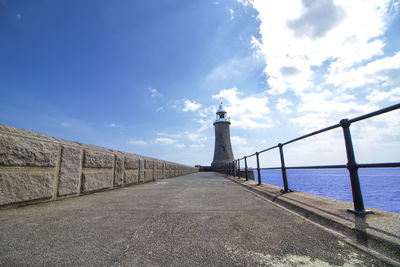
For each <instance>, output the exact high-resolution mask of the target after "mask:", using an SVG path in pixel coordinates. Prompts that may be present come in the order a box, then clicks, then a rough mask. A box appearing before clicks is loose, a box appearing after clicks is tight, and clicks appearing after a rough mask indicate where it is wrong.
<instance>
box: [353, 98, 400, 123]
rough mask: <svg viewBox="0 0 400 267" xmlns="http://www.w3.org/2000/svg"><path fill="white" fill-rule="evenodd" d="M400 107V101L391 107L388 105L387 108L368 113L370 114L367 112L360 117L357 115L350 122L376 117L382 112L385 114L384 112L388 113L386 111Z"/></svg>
mask: <svg viewBox="0 0 400 267" xmlns="http://www.w3.org/2000/svg"><path fill="white" fill-rule="evenodd" d="M399 108H400V103H399V104H396V105H393V106H390V107H387V108H383V109H380V110H377V111H374V112H371V113H368V114H365V115H361V116H359V117H356V118H353V119H351V120H349V122H350V123H353V122H356V121H361V120H364V119H368V118H371V117H374V116H377V115H380V114H383V113H386V112H389V111H393V110H396V109H399Z"/></svg>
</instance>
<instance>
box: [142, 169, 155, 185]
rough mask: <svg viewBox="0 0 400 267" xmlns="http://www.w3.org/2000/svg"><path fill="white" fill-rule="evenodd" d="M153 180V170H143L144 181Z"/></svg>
mask: <svg viewBox="0 0 400 267" xmlns="http://www.w3.org/2000/svg"><path fill="white" fill-rule="evenodd" d="M150 181H153V170H152V169H147V170H144V182H145V183H147V182H150Z"/></svg>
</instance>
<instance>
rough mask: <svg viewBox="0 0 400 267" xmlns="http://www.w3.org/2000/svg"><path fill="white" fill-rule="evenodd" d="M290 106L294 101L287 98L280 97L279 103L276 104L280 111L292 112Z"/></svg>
mask: <svg viewBox="0 0 400 267" xmlns="http://www.w3.org/2000/svg"><path fill="white" fill-rule="evenodd" d="M289 106H293V103H292V102H290V101H289V100H287V99H286V98H279V99H278V104H276V108H277V109H278V110H279V111H280V112H284V113H292V110H291V109H290V108H289Z"/></svg>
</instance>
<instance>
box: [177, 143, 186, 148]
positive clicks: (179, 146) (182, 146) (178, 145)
mask: <svg viewBox="0 0 400 267" xmlns="http://www.w3.org/2000/svg"><path fill="white" fill-rule="evenodd" d="M176 147H177V148H179V149H182V148H185V147H186V145H185V144H176Z"/></svg>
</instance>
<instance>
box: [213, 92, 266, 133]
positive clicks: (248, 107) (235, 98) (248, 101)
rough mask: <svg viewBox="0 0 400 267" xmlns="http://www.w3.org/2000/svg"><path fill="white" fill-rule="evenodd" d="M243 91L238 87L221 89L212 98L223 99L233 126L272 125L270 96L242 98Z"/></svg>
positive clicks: (255, 127)
mask: <svg viewBox="0 0 400 267" xmlns="http://www.w3.org/2000/svg"><path fill="white" fill-rule="evenodd" d="M241 95H242V93H241V92H238V91H237V88H231V89H224V90H221V91H220V92H219V93H218V94H217V95H213V96H212V98H214V99H218V100H222V101H223V102H224V107H225V109H226V111H227V113H228V116H232V118H233V119H232V121H231V123H232V127H239V128H243V129H258V128H268V127H272V121H271V119H270V118H269V117H268V114H269V113H270V109H269V107H268V105H267V104H268V98H267V97H266V96H263V97H255V96H247V97H243V98H240V97H239V96H241Z"/></svg>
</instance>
